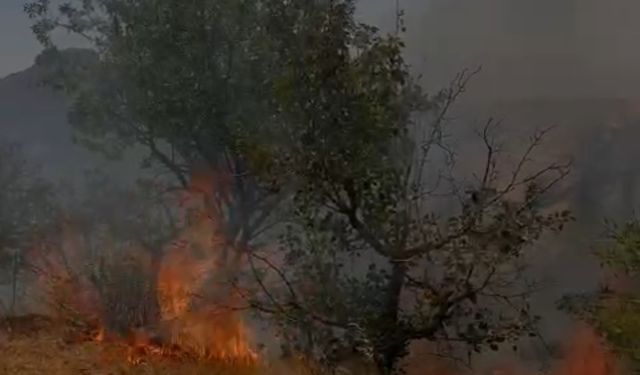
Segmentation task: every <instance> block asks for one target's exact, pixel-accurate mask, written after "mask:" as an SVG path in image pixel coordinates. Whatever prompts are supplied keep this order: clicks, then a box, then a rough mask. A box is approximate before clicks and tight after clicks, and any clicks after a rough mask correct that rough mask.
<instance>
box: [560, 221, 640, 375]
mask: <svg viewBox="0 0 640 375" xmlns="http://www.w3.org/2000/svg"><path fill="white" fill-rule="evenodd" d="M607 238H608V241H607V245H606V246H604V247H602V248H600V249H598V251H597V252H596V255H597V256H598V259H600V261H601V263H602V265H603V266H604V267H605V269H606V270H607V271H608V272H610V273H611V274H612V276H613V277H617V278H620V277H621V278H623V279H626V280H627V282H626V283H627V284H629V285H628V286H627V287H626V288H623V289H621V290H620V289H619V290H616V289H612V288H611V287H610V286H607V285H603V287H602V288H601V289H600V290H599V291H598V292H596V293H591V294H582V295H568V296H565V297H564V298H563V299H562V301H561V302H560V307H561V308H563V309H565V310H566V311H568V312H570V313H572V314H573V315H575V316H577V317H579V318H581V319H583V320H586V321H588V322H589V323H591V324H593V325H594V326H596V327H597V328H598V329H599V330H600V332H601V333H602V334H603V336H604V337H605V338H606V339H607V341H608V342H609V343H610V344H611V345H612V346H613V349H615V350H616V351H617V352H618V353H620V354H621V355H622V356H624V357H626V358H628V359H630V360H631V361H632V362H633V364H634V366H636V367H637V366H640V301H639V300H638V293H637V291H636V290H635V289H636V288H635V287H634V285H635V283H636V280H637V277H638V271H639V270H640V268H639V267H640V221H638V219H632V220H630V221H628V222H626V223H624V224H623V225H618V224H616V223H611V222H609V223H608V225H607Z"/></svg>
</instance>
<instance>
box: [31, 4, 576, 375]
mask: <svg viewBox="0 0 640 375" xmlns="http://www.w3.org/2000/svg"><path fill="white" fill-rule="evenodd" d="M47 5H48V1H46V0H40V1H37V2H34V3H31V4H29V5H28V6H27V7H26V10H27V12H28V13H29V14H30V16H32V17H33V18H34V19H36V23H35V25H34V31H35V32H36V34H37V35H38V36H39V38H40V39H41V41H43V42H44V43H45V45H50V39H49V38H48V34H49V32H50V31H51V30H53V29H55V28H63V29H67V30H70V31H72V32H75V33H78V34H81V35H83V36H85V37H86V38H87V39H88V40H89V41H90V42H91V43H93V45H94V46H95V47H96V51H97V57H98V58H97V63H96V64H89V65H88V66H79V67H76V66H72V67H71V68H61V71H62V75H63V78H65V76H66V75H67V74H71V75H72V76H75V75H76V74H80V76H81V77H87V75H88V76H90V77H94V78H95V77H97V79H87V80H80V81H78V80H71V81H69V80H68V79H63V81H62V82H63V84H64V87H66V88H70V89H71V92H72V93H73V94H74V97H75V98H76V105H75V109H74V111H73V112H72V120H73V121H74V123H75V124H76V126H77V127H78V129H79V130H80V132H79V134H80V135H82V138H83V140H84V141H85V142H89V143H90V144H93V145H99V146H100V147H102V148H104V146H105V145H106V144H105V142H104V140H105V139H109V138H111V139H113V140H115V141H116V142H115V145H114V144H111V146H115V147H112V148H111V150H116V151H117V150H118V149H119V148H121V147H123V146H127V145H129V144H136V145H142V146H143V147H144V148H145V149H146V150H147V151H148V153H149V154H150V156H151V158H150V160H153V161H155V164H156V165H157V164H159V165H161V166H162V167H163V168H164V170H166V171H169V172H171V173H172V175H173V176H174V178H175V180H176V181H178V182H180V183H181V184H182V187H186V186H187V185H188V176H189V175H190V173H191V172H192V171H193V170H194V169H195V168H196V167H198V166H199V165H205V166H206V167H207V168H210V169H213V170H214V171H217V172H220V171H223V172H224V173H222V176H223V177H226V179H227V181H228V182H229V183H230V187H231V189H230V190H229V191H230V192H231V193H232V194H231V195H230V196H229V195H227V194H224V191H218V193H221V194H215V195H213V199H212V201H213V206H216V211H217V212H223V213H224V220H223V221H224V223H225V224H226V227H227V228H226V231H225V233H226V234H227V236H228V238H229V239H230V242H232V243H233V247H234V248H236V249H240V250H241V251H244V252H245V253H246V254H247V255H249V257H248V259H249V263H250V272H251V274H252V276H253V277H254V278H255V281H257V283H255V282H249V285H248V286H245V285H240V286H242V288H239V289H240V290H241V291H245V288H246V289H248V290H247V291H246V295H245V296H246V297H247V299H248V301H249V307H251V308H253V309H255V310H258V311H261V312H263V313H267V314H269V315H270V316H272V317H274V318H276V320H277V321H278V322H279V323H281V325H282V326H283V329H284V330H285V333H287V334H289V335H293V336H290V337H295V336H298V337H300V336H302V335H304V337H303V338H304V339H305V341H306V342H305V347H306V349H307V351H308V352H309V353H311V352H312V351H313V350H316V349H326V348H327V345H326V344H328V342H329V341H332V340H335V339H348V340H351V338H353V340H356V341H358V342H360V343H361V344H362V345H360V347H361V348H363V349H366V352H367V353H368V354H371V356H372V357H373V359H374V360H375V362H376V363H377V365H378V367H379V368H380V369H382V370H383V371H385V372H386V373H391V372H393V371H394V370H396V369H397V365H398V362H399V360H400V359H402V358H403V357H404V355H405V354H406V351H407V348H408V345H409V344H410V343H411V342H413V341H416V340H420V339H427V340H431V341H437V342H443V343H451V344H452V345H454V344H455V343H460V344H462V345H463V347H464V348H469V349H470V350H476V351H480V350H482V349H484V348H485V347H489V348H497V346H498V344H500V343H502V342H507V341H510V340H515V338H517V337H519V336H520V335H521V334H523V333H526V332H527V331H528V330H529V329H530V328H531V326H532V325H533V323H534V320H535V319H534V318H533V317H530V316H529V314H528V304H527V297H528V293H527V286H528V285H526V283H525V280H523V278H522V276H521V275H520V273H521V271H522V269H523V268H524V264H523V263H524V254H525V253H526V251H527V250H528V249H530V245H532V244H533V243H535V241H536V240H537V239H538V238H539V237H540V236H541V235H542V234H543V233H545V232H546V231H548V230H554V229H561V227H562V225H563V224H564V223H565V222H566V221H568V220H569V219H570V216H569V214H568V213H566V212H562V213H555V212H544V211H542V210H541V209H540V208H539V207H538V206H539V200H540V198H542V197H544V195H545V194H546V193H547V192H548V191H549V190H550V189H551V188H552V187H553V186H554V185H555V184H556V183H557V182H558V181H559V180H561V179H562V178H563V177H564V176H565V175H566V173H567V167H568V165H565V164H560V163H558V164H551V165H544V166H542V167H540V166H537V165H535V163H531V161H530V158H531V156H532V154H533V153H534V151H535V149H536V148H537V146H538V145H539V143H540V142H541V139H542V138H543V137H544V135H545V134H546V131H542V132H540V133H538V134H536V135H535V136H534V137H533V139H532V142H531V145H530V146H529V147H528V148H527V149H526V151H525V152H524V154H523V155H522V157H521V158H519V159H518V160H517V161H516V165H515V166H514V168H513V171H512V173H510V174H507V175H502V174H499V173H498V171H499V167H501V165H499V161H500V160H501V159H500V158H499V156H500V154H501V150H500V148H499V147H498V146H499V144H498V143H497V141H496V140H495V139H494V130H495V129H494V128H495V126H494V125H495V124H494V123H493V122H489V123H488V124H487V126H485V127H484V129H482V131H481V138H480V139H481V140H482V142H483V145H484V148H485V149H486V157H485V161H484V163H482V164H483V166H482V170H481V173H480V174H479V176H478V178H477V179H475V180H472V181H464V180H463V181H461V180H460V179H461V176H457V175H456V174H455V173H454V169H453V167H454V166H456V164H455V160H456V158H455V154H454V153H453V151H452V148H451V145H449V144H448V143H447V142H446V139H447V138H446V135H447V134H446V131H445V130H446V126H445V125H446V124H447V117H448V113H449V109H450V108H451V106H452V105H453V103H454V102H455V100H456V99H457V97H458V96H459V95H460V94H462V93H463V92H464V90H465V87H466V84H467V82H468V80H469V78H470V76H472V75H473V74H472V73H471V74H470V73H464V74H461V75H460V76H459V77H457V78H456V80H454V82H453V83H452V85H451V87H449V88H447V89H445V90H443V92H441V93H439V94H438V95H436V96H433V97H429V96H427V95H425V94H424V93H422V92H421V90H420V87H419V85H418V84H417V82H416V81H415V80H414V79H413V78H412V77H411V76H410V74H409V72H408V67H407V66H406V65H405V63H404V61H403V59H402V48H403V44H402V41H401V39H400V38H399V36H388V37H383V36H380V35H379V33H378V31H377V30H376V29H375V28H373V27H371V26H367V25H363V24H360V23H358V22H356V21H355V18H354V9H355V5H354V1H352V0H329V1H318V0H304V1H295V2H291V1H285V0H271V1H231V0H226V1H225V0H223V1H213V0H208V1H207V0H197V1H189V2H185V1H178V0H137V1H121V0H95V1H82V3H79V5H78V6H76V7H73V6H71V5H68V4H65V5H63V6H62V7H61V8H59V9H58V12H57V13H55V12H53V11H51V10H50V9H49V7H48V6H47ZM248 25H255V26H254V27H249V26H248ZM60 66H63V65H62V64H61V65H60ZM427 119H429V120H431V121H427ZM428 124H429V125H428ZM96 140H97V141H99V142H94V141H96ZM463 185H467V186H466V188H468V189H465V186H463ZM223 190H224V189H223ZM274 191H277V192H278V193H274ZM283 196H284V197H287V198H288V197H289V196H291V197H292V199H291V200H288V199H286V200H284V199H283ZM443 196H444V198H443ZM440 198H442V199H445V200H450V201H453V202H456V203H458V204H459V207H458V209H457V212H454V213H450V214H449V213H447V214H446V215H439V214H438V211H437V203H438V201H441V200H442V199H440ZM274 207H286V208H291V210H292V212H293V214H292V215H291V217H289V218H288V220H287V221H288V222H290V224H289V225H288V226H287V228H285V230H283V231H284V232H285V233H284V234H283V235H282V236H281V238H280V241H279V245H280V250H282V252H280V253H278V254H277V255H279V258H282V261H280V262H279V263H281V264H278V262H276V260H277V258H278V257H275V258H273V257H271V256H270V255H266V254H265V253H264V251H265V250H264V249H261V248H259V247H258V246H257V245H256V244H252V245H253V246H247V245H248V242H249V239H251V238H254V237H255V234H256V233H259V232H260V229H259V227H260V226H261V225H262V224H264V222H265V220H267V218H268V216H269V215H270V214H271V212H272V210H273V208H274ZM349 264H352V265H353V266H352V267H348V266H349ZM274 279H275V280H274ZM274 284H275V285H274ZM523 284H525V285H523ZM291 328H293V329H291ZM297 333H300V334H297Z"/></svg>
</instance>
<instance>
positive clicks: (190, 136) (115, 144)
mask: <svg viewBox="0 0 640 375" xmlns="http://www.w3.org/2000/svg"><path fill="white" fill-rule="evenodd" d="M315 3H316V2H315V1H311V0H309V1H301V2H296V4H295V6H292V5H290V4H287V2H283V1H235V0H233V1H232V0H224V1H212V0H198V1H192V2H184V1H181V0H137V1H122V0H90V1H75V2H73V1H72V2H65V3H64V4H62V5H61V6H59V7H58V8H55V7H52V6H51V5H50V2H49V1H47V0H38V1H33V2H30V3H28V4H27V5H25V10H26V12H27V13H28V15H29V16H30V17H31V18H32V19H33V20H34V25H33V30H34V32H35V34H36V36H37V37H38V39H39V40H40V41H41V42H42V43H43V45H44V46H45V47H47V48H48V51H47V53H46V54H45V55H46V56H45V57H46V59H47V60H49V61H53V62H54V64H52V66H53V67H54V68H52V69H50V70H49V72H50V74H51V76H50V77H49V82H50V83H51V84H54V85H57V86H59V87H63V88H65V89H66V90H67V92H68V93H69V94H70V95H71V96H72V98H73V103H74V105H73V109H72V111H71V113H70V120H71V122H72V123H73V125H74V126H75V128H76V130H77V132H76V137H77V138H78V140H79V141H81V142H83V143H84V144H86V145H88V146H89V147H92V148H95V149H98V150H101V151H103V152H106V153H107V154H108V155H118V154H119V153H120V152H121V151H122V150H123V149H126V148H129V147H131V146H136V147H142V148H143V149H144V150H145V151H146V153H147V155H148V157H147V158H146V160H145V161H144V163H143V164H144V165H146V166H150V167H160V168H161V171H162V172H164V174H163V175H164V176H166V174H167V173H168V175H169V177H170V178H171V179H172V180H173V181H175V182H177V183H178V185H179V188H183V189H186V188H188V187H189V184H190V177H191V176H192V175H193V174H194V173H197V172H199V170H202V169H204V170H208V171H211V172H212V173H213V174H215V177H216V178H217V179H218V180H224V181H226V184H227V185H229V186H228V187H229V189H230V192H231V193H232V194H231V195H230V196H223V194H218V196H217V197H216V202H215V204H216V205H218V206H220V207H219V208H220V210H219V211H221V212H224V213H225V218H223V221H224V222H225V224H226V232H227V237H228V238H229V240H230V243H231V244H232V245H233V247H235V248H238V249H243V248H246V247H247V244H248V242H249V240H250V239H252V238H253V237H254V236H255V235H256V234H257V233H258V232H260V230H261V227H262V226H263V225H264V224H265V221H266V220H267V219H268V217H269V216H270V214H272V213H273V212H274V209H275V207H276V206H277V203H278V202H279V201H280V200H281V198H282V196H281V195H280V194H274V193H273V191H271V190H269V189H265V188H264V187H263V186H261V184H259V183H258V182H257V181H256V179H255V178H254V177H253V175H252V174H251V173H249V172H250V170H251V171H255V170H256V169H258V168H257V167H260V169H262V166H261V163H263V162H264V161H266V160H268V158H266V157H264V156H265V155H264V150H263V149H264V147H265V146H264V142H263V141H264V140H267V139H270V133H271V131H272V129H271V127H272V126H273V125H274V124H273V117H274V114H275V112H274V107H273V105H272V103H271V97H272V95H271V90H272V87H273V85H274V80H275V78H276V77H277V76H278V75H279V72H280V71H281V70H282V64H281V63H280V61H281V58H282V55H283V54H284V53H286V48H287V45H286V44H285V41H282V40H279V39H277V38H276V36H277V35H278V33H280V31H279V30H278V29H280V28H282V26H280V24H281V23H283V24H286V25H287V27H290V28H291V29H294V28H295V27H298V25H299V24H300V23H301V22H302V20H300V19H299V18H301V17H302V15H303V14H304V13H305V12H306V11H307V10H310V9H312V7H313V6H315V5H314V4H315ZM58 29H62V30H67V31H70V32H72V33H74V34H77V35H81V36H83V37H84V38H86V40H87V41H88V42H89V43H90V44H91V46H92V47H93V50H94V52H95V55H94V58H93V59H91V58H83V59H75V61H58V62H59V63H57V64H56V63H55V62H56V58H57V59H58V60H59V59H60V58H63V57H61V56H60V55H59V54H57V53H56V51H55V45H54V43H53V41H52V39H51V32H52V31H54V30H58ZM252 167H255V168H252Z"/></svg>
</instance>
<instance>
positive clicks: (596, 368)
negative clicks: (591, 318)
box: [553, 327, 620, 375]
mask: <svg viewBox="0 0 640 375" xmlns="http://www.w3.org/2000/svg"><path fill="white" fill-rule="evenodd" d="M618 374H620V369H619V366H618V364H617V363H616V360H615V358H614V356H613V354H612V353H610V352H609V351H608V350H607V349H606V347H605V346H604V344H603V343H602V341H601V339H600V337H598V335H597V334H596V333H595V332H594V331H593V330H592V329H590V328H587V327H581V328H580V329H579V330H578V332H577V334H576V335H575V336H574V338H573V340H572V341H571V343H570V345H569V350H568V354H567V356H566V358H565V359H564V361H563V362H562V363H561V364H560V365H559V366H558V368H557V369H556V370H555V371H554V372H553V375H618Z"/></svg>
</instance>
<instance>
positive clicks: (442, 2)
mask: <svg viewBox="0 0 640 375" xmlns="http://www.w3.org/2000/svg"><path fill="white" fill-rule="evenodd" d="M360 4H361V7H362V12H363V14H364V15H365V17H366V18H367V19H368V20H371V21H372V22H373V23H375V24H378V25H381V26H382V28H383V29H384V30H387V31H390V30H393V25H394V23H395V20H394V16H393V14H394V10H395V1H382V0H369V1H366V2H361V3H360ZM400 5H401V7H402V8H403V9H404V12H405V17H404V18H405V21H406V26H407V34H406V36H407V40H408V47H409V48H408V49H409V53H408V57H409V60H410V62H411V63H412V65H413V66H414V68H415V70H416V71H417V72H418V73H421V74H423V75H424V76H425V77H426V80H425V81H426V82H425V83H426V85H427V86H428V87H429V88H431V89H435V88H438V87H441V86H442V85H443V84H445V83H446V82H447V80H448V79H450V77H452V76H453V75H454V74H455V73H456V72H458V71H459V70H461V69H463V68H465V67H469V66H477V65H482V66H483V74H482V75H481V76H480V77H479V78H478V80H476V83H475V86H474V87H475V90H474V91H473V92H472V94H474V96H478V97H482V98H483V99H505V98H509V99H513V98H530V97H545V98H575V97H581V98H582V97H589V98H611V97H615V98H622V97H633V96H637V95H638V90H639V89H638V87H640V86H639V85H638V83H639V81H640V69H639V68H638V67H639V66H640V64H639V62H640V52H638V50H637V48H635V42H636V40H637V38H638V36H639V34H640V27H638V25H637V22H636V17H635V15H636V14H638V11H640V3H638V2H637V1H634V0H609V1H602V0H536V1H533V0H400Z"/></svg>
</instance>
